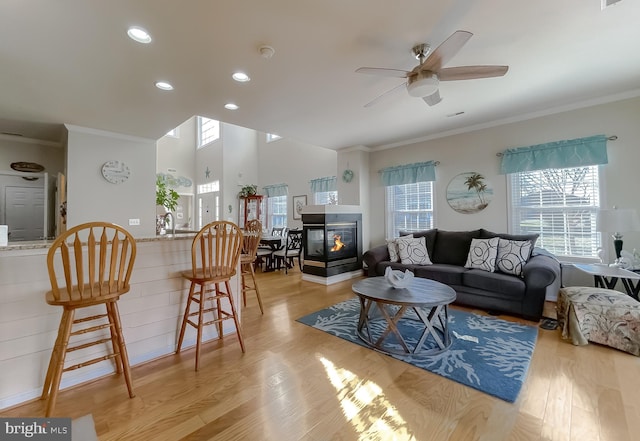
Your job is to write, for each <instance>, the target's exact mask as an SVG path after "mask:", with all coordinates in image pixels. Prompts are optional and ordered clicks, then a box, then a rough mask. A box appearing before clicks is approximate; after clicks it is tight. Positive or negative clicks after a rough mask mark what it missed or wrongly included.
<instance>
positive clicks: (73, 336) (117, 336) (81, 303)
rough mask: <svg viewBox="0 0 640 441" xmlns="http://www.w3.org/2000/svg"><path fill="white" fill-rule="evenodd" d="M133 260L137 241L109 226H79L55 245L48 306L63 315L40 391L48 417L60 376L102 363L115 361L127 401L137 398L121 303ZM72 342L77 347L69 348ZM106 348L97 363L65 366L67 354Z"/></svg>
mask: <svg viewBox="0 0 640 441" xmlns="http://www.w3.org/2000/svg"><path fill="white" fill-rule="evenodd" d="M135 258H136V242H135V240H134V239H133V236H131V234H130V233H129V232H127V231H126V230H125V229H124V228H122V227H121V226H119V225H115V224H112V223H109V222H88V223H84V224H81V225H77V226H75V227H73V228H70V229H69V230H67V231H66V232H64V233H62V234H61V235H60V236H59V237H58V238H57V239H56V240H55V241H54V242H53V244H52V245H51V248H50V249H49V252H48V254H47V270H48V272H49V281H50V282H51V290H50V291H49V292H47V294H46V301H47V303H48V304H50V305H54V306H61V307H62V308H63V310H62V318H61V321H60V326H59V328H58V336H57V338H56V341H55V345H54V348H53V351H52V353H51V359H50V361H49V367H48V369H47V374H46V377H45V380H44V387H43V389H42V396H41V399H43V400H45V399H48V401H47V407H46V412H45V415H46V416H47V417H49V416H51V415H52V414H53V412H54V410H55V406H56V399H57V396H58V390H59V388H60V380H61V378H62V374H63V373H64V372H68V371H71V370H75V369H79V368H82V367H85V366H89V365H91V364H94V363H98V362H101V361H104V360H109V359H114V360H115V369H116V372H117V373H118V374H120V373H123V374H124V380H125V383H126V385H127V390H128V392H129V397H130V398H133V397H134V396H135V394H134V392H133V384H132V381H131V370H130V368H129V357H128V355H127V348H126V346H125V342H124V335H123V332H122V325H121V321H120V313H119V312H118V303H117V302H118V299H119V298H120V296H121V295H123V294H126V293H127V292H129V288H130V286H129V280H130V278H131V273H132V270H133V265H134V262H135ZM98 305H104V307H105V312H104V313H100V312H99V311H95V310H93V311H90V314H93V315H90V316H87V317H81V318H77V319H76V318H75V314H76V311H77V310H79V309H81V308H87V307H92V306H98ZM88 325H89V326H88ZM70 340H72V342H71V343H72V344H73V345H74V346H69V344H70ZM103 343H110V344H107V345H106V346H107V355H104V353H100V355H99V356H98V357H96V358H92V359H90V360H86V361H80V360H77V361H80V362H79V363H77V364H74V365H72V366H67V367H65V358H66V356H67V354H68V353H69V352H73V351H76V350H82V349H86V348H89V347H91V346H95V345H99V344H103Z"/></svg>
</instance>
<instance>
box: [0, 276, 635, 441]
mask: <svg viewBox="0 0 640 441" xmlns="http://www.w3.org/2000/svg"><path fill="white" fill-rule="evenodd" d="M257 277H258V283H259V284H260V289H261V293H262V298H263V302H264V305H265V314H264V315H261V314H260V310H259V308H258V304H257V300H256V298H255V296H252V295H251V294H250V295H249V298H248V306H247V307H246V308H244V309H243V331H244V337H245V344H246V346H247V351H246V353H245V354H242V352H241V351H240V347H239V345H238V341H237V339H236V338H235V337H234V336H229V337H227V338H225V339H224V341H222V342H220V341H215V342H211V343H207V344H206V345H204V346H203V351H202V360H201V368H200V372H195V371H194V363H195V360H194V351H193V350H192V349H190V350H187V351H183V352H182V353H181V354H180V355H171V356H167V357H163V358H161V359H158V360H155V361H152V362H149V363H146V364H144V365H140V366H136V367H134V368H133V369H132V372H133V379H134V387H135V391H136V397H135V398H133V399H128V396H127V393H126V388H125V385H124V382H123V380H122V378H120V376H116V375H111V376H109V377H106V378H103V379H100V380H97V381H94V382H92V383H89V384H85V385H82V386H78V387H74V388H71V389H68V390H64V391H61V393H60V395H59V397H58V403H57V409H56V414H57V415H58V416H69V417H72V418H76V417H80V416H82V415H85V414H87V413H92V414H93V418H94V420H95V422H96V430H97V433H98V435H99V437H100V439H101V440H102V441H111V440H131V441H136V440H154V441H156V440H181V439H182V440H193V441H196V440H274V441H284V440H369V439H375V440H392V439H393V440H419V441H422V440H434V441H440V440H464V441H467V440H486V441H495V440H523V441H524V440H571V441H625V440H628V441H631V440H634V439H638V436H639V435H638V433H639V431H640V405H639V404H638V403H637V393H638V390H640V375H639V374H640V358H638V357H634V356H631V355H628V354H625V353H622V352H619V351H616V350H614V349H610V348H606V347H603V346H598V345H594V344H591V345H589V346H586V347H575V346H573V345H571V344H569V343H567V342H564V341H562V340H561V338H560V333H559V331H557V330H556V331H545V330H542V329H540V330H539V332H538V343H537V345H536V349H535V352H534V355H533V359H532V361H531V367H530V370H529V374H528V378H527V380H526V382H525V384H524V386H523V389H522V391H521V393H520V396H519V398H518V400H517V401H516V402H515V403H506V402H504V401H501V400H499V399H497V398H493V397H491V396H488V395H486V394H483V393H481V392H478V391H476V390H474V389H471V388H468V387H465V386H462V385H460V384H458V383H455V382H453V381H450V380H447V379H444V378H442V377H440V376H438V375H435V374H431V373H428V372H425V371H423V370H421V369H418V368H415V367H413V366H410V365H408V364H405V363H403V362H400V361H397V360H394V359H392V358H391V357H387V356H385V355H382V354H379V353H377V352H374V351H372V350H369V349H365V348H362V347H359V346H358V345H355V344H352V343H349V342H346V341H344V340H341V339H339V338H336V337H333V336H331V335H329V334H326V333H323V332H320V331H317V330H315V329H313V328H311V327H308V326H305V325H302V324H299V323H297V322H296V321H295V320H296V319H297V318H299V317H301V316H303V315H306V314H308V313H311V312H313V311H316V310H318V309H321V308H323V307H326V306H329V305H332V304H334V303H336V302H339V301H342V300H345V299H347V298H350V297H352V296H353V293H352V292H351V284H352V283H353V280H352V281H347V282H342V283H338V284H335V285H331V286H323V285H318V284H313V283H309V282H305V281H302V280H301V274H300V272H299V270H298V269H297V268H296V269H294V270H292V271H290V272H289V275H285V274H284V272H279V271H276V272H272V273H260V272H258V273H257ZM547 306H548V307H549V306H550V305H547ZM549 312H550V313H552V312H553V311H552V310H551V309H549ZM502 318H505V319H509V320H515V321H518V320H517V319H514V318H510V317H505V316H503V317H502ZM528 323H530V322H528ZM0 414H1V415H2V416H42V415H43V414H44V402H42V401H33V402H30V403H26V404H24V405H21V406H18V407H15V408H13V409H9V410H4V411H0Z"/></svg>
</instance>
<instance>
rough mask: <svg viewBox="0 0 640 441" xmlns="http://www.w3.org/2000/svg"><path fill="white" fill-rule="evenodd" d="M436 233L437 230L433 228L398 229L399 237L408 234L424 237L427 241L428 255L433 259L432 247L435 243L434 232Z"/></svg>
mask: <svg viewBox="0 0 640 441" xmlns="http://www.w3.org/2000/svg"><path fill="white" fill-rule="evenodd" d="M437 233H438V230H437V229H435V228H433V229H431V230H422V231H402V230H400V237H402V236H408V235H409V234H412V235H413V237H424V238H425V240H426V241H427V252H428V253H429V256H430V257H431V258H432V259H433V247H434V246H435V243H436V234H437Z"/></svg>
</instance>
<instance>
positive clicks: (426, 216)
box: [386, 182, 433, 238]
mask: <svg viewBox="0 0 640 441" xmlns="http://www.w3.org/2000/svg"><path fill="white" fill-rule="evenodd" d="M386 213H387V237H389V238H391V237H398V236H399V232H400V230H403V231H421V230H428V229H431V228H433V182H416V183H415V184H404V185H391V186H388V187H387V193H386Z"/></svg>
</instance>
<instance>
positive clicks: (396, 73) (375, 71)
mask: <svg viewBox="0 0 640 441" xmlns="http://www.w3.org/2000/svg"><path fill="white" fill-rule="evenodd" d="M356 72H357V73H363V74H368V75H378V76H382V77H391V78H407V75H408V74H409V72H408V71H406V70H400V69H385V68H382V67H361V68H359V69H356Z"/></svg>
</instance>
